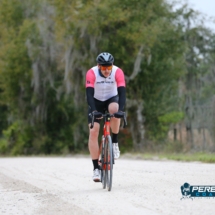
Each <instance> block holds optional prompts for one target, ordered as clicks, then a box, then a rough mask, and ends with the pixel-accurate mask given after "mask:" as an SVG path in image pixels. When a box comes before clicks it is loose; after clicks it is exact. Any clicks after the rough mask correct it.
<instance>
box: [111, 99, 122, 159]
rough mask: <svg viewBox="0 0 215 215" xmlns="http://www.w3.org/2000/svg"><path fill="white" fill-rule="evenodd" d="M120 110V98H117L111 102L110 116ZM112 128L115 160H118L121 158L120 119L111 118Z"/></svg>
mask: <svg viewBox="0 0 215 215" xmlns="http://www.w3.org/2000/svg"><path fill="white" fill-rule="evenodd" d="M118 109H119V104H118V96H116V97H113V98H111V99H110V100H109V103H108V110H109V113H110V114H113V113H116V112H117V111H118ZM110 127H111V131H112V143H113V152H114V158H115V159H118V158H119V157H120V151H119V146H118V133H119V127H120V119H117V118H111V122H110Z"/></svg>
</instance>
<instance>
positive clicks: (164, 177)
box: [0, 156, 215, 215]
mask: <svg viewBox="0 0 215 215" xmlns="http://www.w3.org/2000/svg"><path fill="white" fill-rule="evenodd" d="M91 176H92V162H91V160H90V158H89V157H84V158H83V157H77V156H76V157H68V158H59V157H58V158H36V157H35V158H0V214H5V215H8V214H16V215H24V214H26V215H31V214H32V215H37V214H38V215H55V214H56V215H58V214H60V215H67V214H68V215H73V214H77V215H81V214H83V215H85V214H92V215H94V214H95V215H98V214H102V215H103V214H104V215H106V214H107V215H110V214H111V215H121V214H123V215H125V214H126V215H130V214H132V215H135V214H141V215H142V214H149V215H161V214H163V215H168V214H169V215H179V214H180V215H185V214H186V215H188V214H195V215H198V214H201V215H202V214H214V210H215V198H210V199H209V198H207V199H206V198H199V199H196V198H195V199H193V200H191V199H182V200H181V197H182V195H181V192H180V187H181V185H183V184H184V183H185V182H188V183H189V184H191V185H215V164H202V163H198V162H196V163H186V162H174V161H144V160H132V159H125V158H121V159H119V160H118V161H117V162H116V164H115V166H114V178H113V188H112V191H111V192H108V191H107V190H103V189H102V185H101V183H94V182H93V181H92V179H91Z"/></svg>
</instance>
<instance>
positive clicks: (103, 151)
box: [101, 136, 106, 189]
mask: <svg viewBox="0 0 215 215" xmlns="http://www.w3.org/2000/svg"><path fill="white" fill-rule="evenodd" d="M102 139H103V136H102ZM104 166H105V143H104V141H102V151H101V179H102V187H103V189H105V188H106V175H105V169H104Z"/></svg>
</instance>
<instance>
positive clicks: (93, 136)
mask: <svg viewBox="0 0 215 215" xmlns="http://www.w3.org/2000/svg"><path fill="white" fill-rule="evenodd" d="M95 106H96V110H97V111H99V112H102V110H103V109H104V107H103V106H104V102H101V101H98V100H96V99H95ZM89 113H91V109H90V107H89V109H88V125H89V140H88V148H89V151H90V156H91V158H92V162H93V166H94V170H95V169H98V168H99V166H98V159H99V144H98V136H99V129H100V121H101V120H99V119H95V120H94V126H93V128H92V129H91V128H90V126H91V118H90V117H89Z"/></svg>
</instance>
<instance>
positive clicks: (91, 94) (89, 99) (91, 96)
mask: <svg viewBox="0 0 215 215" xmlns="http://www.w3.org/2000/svg"><path fill="white" fill-rule="evenodd" d="M86 95H87V103H88V105H89V107H90V108H91V110H92V111H91V112H93V111H95V110H96V106H95V102H94V88H93V87H87V88H86Z"/></svg>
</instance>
